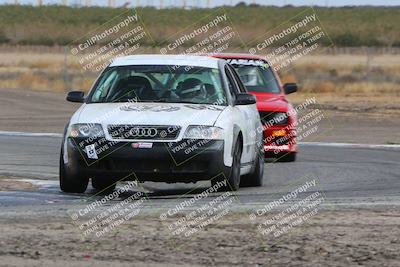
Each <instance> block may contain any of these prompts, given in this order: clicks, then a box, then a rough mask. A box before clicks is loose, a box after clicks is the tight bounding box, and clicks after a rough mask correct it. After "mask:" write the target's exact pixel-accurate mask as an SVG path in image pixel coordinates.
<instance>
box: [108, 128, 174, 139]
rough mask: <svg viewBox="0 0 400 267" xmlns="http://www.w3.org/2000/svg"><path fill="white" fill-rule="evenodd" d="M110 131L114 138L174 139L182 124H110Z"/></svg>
mask: <svg viewBox="0 0 400 267" xmlns="http://www.w3.org/2000/svg"><path fill="white" fill-rule="evenodd" d="M107 129H108V133H109V134H110V135H111V137H112V138H114V139H135V140H174V139H176V138H177V137H178V135H179V132H180V130H181V127H180V126H174V125H170V126H160V125H128V124H125V125H109V126H108V128H107Z"/></svg>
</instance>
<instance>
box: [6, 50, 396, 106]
mask: <svg viewBox="0 0 400 267" xmlns="http://www.w3.org/2000/svg"><path fill="white" fill-rule="evenodd" d="M81 70H82V69H81V66H80V65H79V63H78V62H77V61H76V58H73V57H72V56H69V57H67V68H66V65H65V57H64V54H62V53H54V54H50V53H32V52H27V53H12V52H9V53H5V52H2V53H0V77H1V79H0V88H7V89H28V90H36V91H53V92H65V91H67V90H71V89H75V90H84V91H87V90H89V89H90V87H91V85H92V83H93V81H94V79H95V77H96V74H95V73H82V72H81ZM399 73H400V55H375V56H366V55H362V54H361V55H309V56H306V57H303V58H301V59H300V60H299V61H298V62H296V65H295V66H294V67H293V68H292V69H291V70H289V71H287V72H284V73H281V79H282V81H283V82H284V83H285V82H297V83H299V84H300V86H301V89H300V91H299V93H298V94H297V95H308V94H314V95H315V94H318V95H325V97H328V96H332V99H333V100H334V99H335V96H338V95H339V96H346V97H359V96H363V97H364V96H369V97H380V96H382V95H384V96H389V97H393V99H394V101H396V97H398V96H399V94H400V83H399V79H400V77H399V75H398V74H399ZM66 77H67V80H65V78H66Z"/></svg>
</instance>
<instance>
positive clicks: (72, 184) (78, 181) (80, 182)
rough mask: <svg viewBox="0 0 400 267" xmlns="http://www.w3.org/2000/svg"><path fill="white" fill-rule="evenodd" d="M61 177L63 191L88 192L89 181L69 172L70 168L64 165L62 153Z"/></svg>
mask: <svg viewBox="0 0 400 267" xmlns="http://www.w3.org/2000/svg"><path fill="white" fill-rule="evenodd" d="M59 175H60V188H61V191H63V192H66V193H83V192H85V191H86V188H87V186H88V183H89V179H88V178H85V177H82V176H80V175H72V174H71V173H70V172H69V171H68V168H66V167H65V164H64V159H63V152H62V151H61V155H60V169H59Z"/></svg>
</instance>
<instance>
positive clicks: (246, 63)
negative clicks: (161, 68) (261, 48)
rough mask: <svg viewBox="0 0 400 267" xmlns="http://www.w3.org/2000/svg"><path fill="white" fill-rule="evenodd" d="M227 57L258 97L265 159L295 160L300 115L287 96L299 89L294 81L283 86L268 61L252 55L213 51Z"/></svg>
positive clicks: (218, 56) (250, 90) (248, 87)
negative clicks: (298, 116) (297, 115)
mask: <svg viewBox="0 0 400 267" xmlns="http://www.w3.org/2000/svg"><path fill="white" fill-rule="evenodd" d="M213 57H217V58H223V59H225V60H227V61H228V62H229V63H230V64H231V65H232V66H233V67H234V68H235V69H236V71H237V73H238V74H239V76H240V78H241V80H242V81H243V84H244V85H245V86H246V88H247V90H248V91H249V92H250V93H252V94H254V95H255V96H256V98H257V109H258V112H259V113H260V118H261V121H262V123H263V131H264V149H265V157H266V158H277V159H278V160H279V161H283V162H290V161H295V160H296V153H297V143H296V127H297V117H296V112H295V111H294V109H293V107H292V105H291V104H290V103H289V101H288V100H287V99H286V97H285V95H287V94H291V93H294V92H296V91H297V85H296V84H295V83H286V84H284V85H282V83H281V81H280V79H279V76H278V74H277V73H276V72H275V71H274V70H273V68H271V67H269V64H268V62H267V61H266V60H265V59H264V58H262V57H260V56H256V55H250V54H214V55H213Z"/></svg>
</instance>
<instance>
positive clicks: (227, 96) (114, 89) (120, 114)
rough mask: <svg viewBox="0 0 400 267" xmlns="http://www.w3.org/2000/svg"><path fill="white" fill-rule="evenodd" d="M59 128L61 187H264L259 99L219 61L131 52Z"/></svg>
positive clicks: (77, 97)
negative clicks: (143, 184)
mask: <svg viewBox="0 0 400 267" xmlns="http://www.w3.org/2000/svg"><path fill="white" fill-rule="evenodd" d="M67 100H68V101H71V102H81V103H83V105H82V106H81V107H80V108H79V109H78V110H77V111H76V112H75V114H74V115H73V116H72V118H71V120H70V121H69V123H68V125H67V126H66V128H65V132H64V138H63V144H62V147H61V155H60V187H61V190H62V191H64V192H76V193H79V192H84V191H85V190H86V188H87V185H88V182H89V179H91V181H92V186H93V187H94V188H96V189H98V190H105V189H108V190H110V189H113V188H115V184H116V182H117V181H121V180H137V181H158V182H169V183H171V182H196V181H200V180H211V182H212V184H213V185H216V184H219V185H221V188H219V189H220V190H237V189H238V188H239V186H240V185H242V186H261V184H262V179H263V170H264V155H263V153H264V152H263V146H262V126H261V123H260V117H259V113H258V111H257V109H256V105H255V102H256V100H255V98H254V96H253V95H251V94H248V93H247V92H246V89H245V87H244V86H243V84H242V82H241V81H240V79H239V76H238V75H237V73H236V72H235V70H234V69H233V68H232V67H231V66H230V65H229V64H228V63H227V62H226V61H224V60H222V59H217V58H212V57H202V56H167V55H137V56H127V57H122V58H117V59H115V60H114V61H113V62H112V63H111V64H110V65H109V66H108V67H107V68H106V69H105V70H104V71H103V72H102V74H101V75H100V76H99V77H98V79H97V80H96V82H95V83H94V85H93V88H92V89H91V91H90V92H89V94H88V95H87V96H86V97H84V93H83V92H79V91H73V92H69V93H68V95H67Z"/></svg>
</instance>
